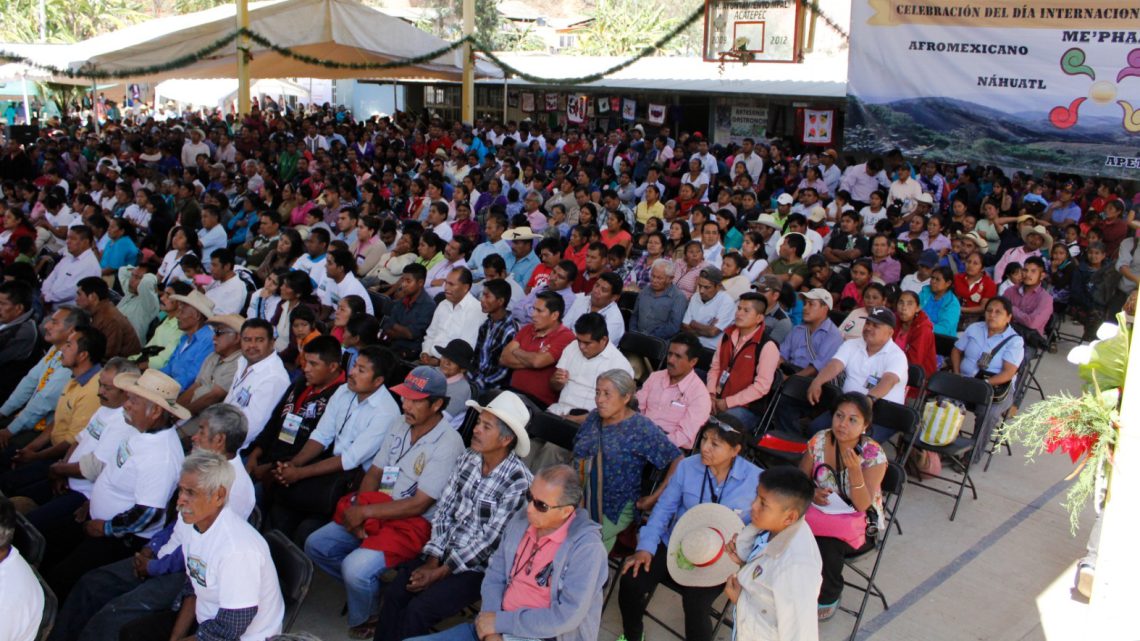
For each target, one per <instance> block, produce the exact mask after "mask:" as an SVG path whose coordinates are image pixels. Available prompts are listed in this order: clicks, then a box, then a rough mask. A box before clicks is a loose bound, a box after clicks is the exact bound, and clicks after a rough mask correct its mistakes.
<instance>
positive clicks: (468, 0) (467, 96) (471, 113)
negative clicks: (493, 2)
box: [462, 0, 475, 125]
mask: <svg viewBox="0 0 1140 641" xmlns="http://www.w3.org/2000/svg"><path fill="white" fill-rule="evenodd" d="M474 34H475V0H463V35H464V36H471V35H474ZM462 118H463V124H465V125H473V124H475V50H474V49H472V48H471V42H470V41H468V42H467V44H465V45H463V113H462Z"/></svg>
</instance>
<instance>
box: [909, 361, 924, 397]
mask: <svg viewBox="0 0 1140 641" xmlns="http://www.w3.org/2000/svg"><path fill="white" fill-rule="evenodd" d="M906 384H907V387H913V388H914V389H916V390H920V391H921V390H922V386H923V385H925V384H926V370H924V369H922V366H921V365H917V364H914V365H910V366H909V367H907V368H906Z"/></svg>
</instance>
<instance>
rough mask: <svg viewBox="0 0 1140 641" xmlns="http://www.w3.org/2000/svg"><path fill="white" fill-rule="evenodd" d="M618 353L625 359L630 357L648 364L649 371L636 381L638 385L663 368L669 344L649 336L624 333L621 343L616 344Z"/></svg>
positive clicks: (637, 333) (639, 333) (638, 333)
mask: <svg viewBox="0 0 1140 641" xmlns="http://www.w3.org/2000/svg"><path fill="white" fill-rule="evenodd" d="M618 351H620V352H621V353H622V354H625V356H626V357H627V358H628V357H631V356H632V357H639V358H643V359H645V360H646V362H647V363H648V364H649V370H650V371H649V372H646V373H645V375H644V376H642V377H640V378H641V380H639V381H637V383H638V385H640V384H642V383H644V382H645V379H646V378H649V374H650V373H651V372H655V371H657V370H659V369H663V368H664V367H665V357H666V356H668V355H669V343H667V342H665V340H664V339H661V338H657V337H656V336H650V335H649V334H643V333H641V332H626V333H625V334H623V335H622V337H621V342H619V343H618Z"/></svg>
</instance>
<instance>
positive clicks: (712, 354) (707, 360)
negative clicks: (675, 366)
mask: <svg viewBox="0 0 1140 641" xmlns="http://www.w3.org/2000/svg"><path fill="white" fill-rule="evenodd" d="M714 358H716V350H715V349H709V348H707V347H702V348H701V353H700V355H699V356H698V357H697V369H699V370H703V371H705V372H707V371H709V368H710V367H712V362H713V359H714Z"/></svg>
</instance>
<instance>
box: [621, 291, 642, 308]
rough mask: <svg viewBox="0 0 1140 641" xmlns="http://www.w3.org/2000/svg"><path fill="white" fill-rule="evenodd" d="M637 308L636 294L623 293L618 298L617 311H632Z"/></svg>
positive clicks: (631, 292)
mask: <svg viewBox="0 0 1140 641" xmlns="http://www.w3.org/2000/svg"><path fill="white" fill-rule="evenodd" d="M636 308H637V292H633V291H623V292H622V293H621V296H619V297H618V309H625V310H629V311H631V312H632V311H633V310H634V309H636Z"/></svg>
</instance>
